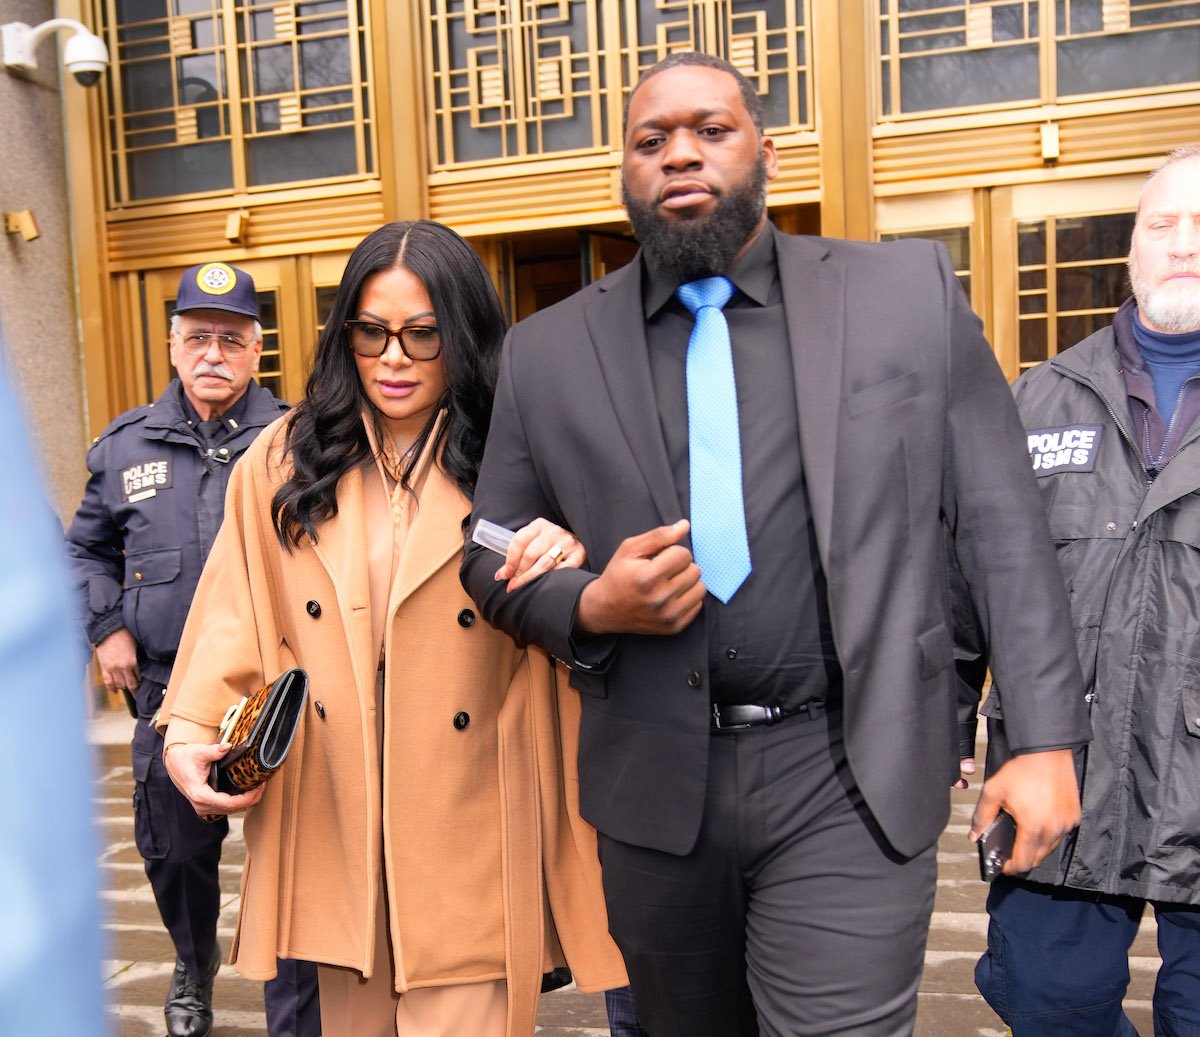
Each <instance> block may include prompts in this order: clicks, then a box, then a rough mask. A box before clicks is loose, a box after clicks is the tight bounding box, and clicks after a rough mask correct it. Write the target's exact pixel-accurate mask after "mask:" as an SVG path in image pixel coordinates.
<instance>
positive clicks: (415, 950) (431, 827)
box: [159, 416, 626, 1035]
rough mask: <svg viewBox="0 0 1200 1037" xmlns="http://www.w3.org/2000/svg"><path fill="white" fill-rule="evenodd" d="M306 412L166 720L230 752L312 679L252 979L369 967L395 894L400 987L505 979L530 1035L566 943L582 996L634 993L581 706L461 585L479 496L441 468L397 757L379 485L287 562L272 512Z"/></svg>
mask: <svg viewBox="0 0 1200 1037" xmlns="http://www.w3.org/2000/svg"><path fill="white" fill-rule="evenodd" d="M287 420H288V419H287V417H286V416H285V417H284V418H282V419H281V420H280V421H278V422H276V423H275V424H273V425H271V426H270V427H268V428H267V429H266V430H264V432H263V434H262V435H261V436H260V437H259V439H258V440H257V441H256V442H255V443H254V445H253V446H251V447H250V449H249V450H248V451H247V452H246V454H245V455H244V456H243V458H242V459H241V460H240V461H239V462H238V464H237V466H236V468H235V470H234V472H233V473H232V477H231V479H230V484H229V490H228V494H227V496H226V507H225V519H224V523H223V525H222V527H221V531H220V534H219V535H218V537H217V540H216V543H215V545H214V547H213V550H212V553H211V555H210V557H209V559H208V563H207V565H206V567H205V570H204V574H203V576H202V577H201V580H200V584H199V587H198V589H197V591H196V596H195V599H194V601H193V604H192V608H191V612H190V614H189V617H188V621H187V625H186V627H185V629H184V633H183V639H182V642H181V644H180V648H179V655H178V658H177V661H176V664H175V668H174V673H173V676H172V679H171V683H170V686H169V688H168V692H167V696H166V699H165V700H164V704H163V709H162V711H161V714H160V721H159V724H160V726H163V725H164V724H167V722H168V721H169V726H168V727H167V737H166V742H167V744H168V745H169V744H171V743H172V742H177V741H187V742H212V741H213V740H214V739H215V737H216V732H217V728H218V726H219V724H220V721H221V718H222V716H223V715H224V713H225V711H226V709H227V707H228V706H230V705H231V704H232V703H235V702H237V701H238V699H239V698H240V697H241V696H242V695H244V694H248V693H250V692H253V691H254V690H256V689H257V688H259V687H261V686H262V685H263V684H265V683H267V682H269V681H271V680H273V679H274V678H275V677H276V676H277V675H278V674H279V673H280V672H281V671H283V670H285V669H287V668H289V667H292V666H301V667H303V668H304V669H305V670H306V671H307V672H308V676H309V682H310V683H309V698H308V702H307V705H306V708H305V713H304V717H303V720H302V722H301V726H300V730H299V732H298V735H297V738H296V742H295V744H294V745H293V747H292V751H291V753H290V755H289V756H288V759H287V761H286V763H285V764H284V766H283V767H282V768H281V769H280V770H279V771H278V772H277V773H276V774H275V775H273V776H272V777H271V779H270V780H269V781H268V782H267V787H266V792H265V794H264V796H263V798H262V800H261V801H260V802H259V803H258V804H257V805H256V806H255V807H252V808H251V809H250V810H249V811H248V812H247V815H246V820H245V827H244V833H245V841H246V850H247V853H246V863H245V867H244V870H243V873H242V898H241V912H240V915H239V919H238V926H237V934H236V937H235V939H234V942H233V947H232V950H231V954H230V960H231V961H232V962H233V963H234V964H236V966H237V968H238V971H240V972H241V973H243V974H244V975H246V976H248V977H250V978H252V979H268V978H270V977H271V976H273V975H274V974H275V958H276V956H280V957H289V958H301V959H307V960H310V961H315V962H320V963H322V964H328V965H340V966H346V967H349V968H353V969H357V970H359V971H360V972H363V973H364V974H366V973H368V972H369V970H370V968H371V961H372V954H373V948H374V945H375V939H376V934H375V931H374V929H375V917H376V906H377V898H378V896H380V895H381V892H382V890H383V888H384V883H386V890H387V897H388V904H389V907H390V917H389V923H390V926H391V938H392V944H393V949H394V952H395V963H396V976H395V983H396V989H397V990H398V991H400V992H401V993H403V992H404V991H405V990H407V989H409V988H410V987H422V986H437V985H444V984H455V983H469V982H476V981H483V980H494V979H506V980H507V983H508V999H509V1004H508V1033H509V1034H511V1035H518V1034H530V1033H532V1032H533V1029H534V1024H535V1018H536V1012H537V1001H538V994H539V990H540V982H541V975H542V973H543V971H545V970H547V969H548V968H550V967H551V966H552V965H553V964H556V963H561V958H560V950H561V953H562V955H564V956H565V958H566V962H567V963H568V964H569V965H570V968H571V971H572V973H573V974H574V976H575V980H576V982H577V984H578V985H579V986H580V988H581V989H584V990H603V989H606V988H609V987H613V986H619V985H621V984H623V983H625V982H626V980H625V972H624V967H623V964H622V962H621V958H620V954H619V952H618V951H617V949H616V946H615V945H614V944H613V943H612V941H611V939H610V938H609V936H608V932H607V916H606V913H605V909H604V902H603V897H602V893H601V887H600V872H599V864H598V861H597V858H596V847H595V833H594V832H593V831H592V829H591V828H590V827H589V826H588V825H587V824H586V823H585V822H583V821H582V820H581V819H580V817H579V812H578V789H577V786H578V780H577V777H576V773H575V755H576V744H577V735H578V724H579V703H578V701H577V697H576V695H575V692H573V691H572V690H570V689H569V688H568V687H567V684H566V680H565V679H563V678H562V676H561V675H556V673H555V669H554V667H553V666H552V665H551V662H550V660H549V658H548V657H547V656H546V655H544V654H542V653H541V652H539V651H537V650H533V649H530V650H525V649H522V648H520V647H518V646H517V644H516V643H515V642H514V641H513V640H512V639H511V638H509V637H508V635H506V634H503V633H500V632H499V631H497V630H495V629H494V628H492V627H490V626H489V625H488V624H487V623H485V622H484V621H483V620H482V619H481V618H479V617H478V616H477V614H476V613H475V611H474V606H473V604H472V602H471V600H470V598H469V597H468V596H467V595H466V592H465V591H464V590H463V588H462V586H461V584H460V582H459V578H458V568H459V562H460V559H461V555H462V550H463V534H462V521H463V519H464V518H465V517H466V516H467V514H468V513H469V511H470V501H469V500H468V499H467V498H466V496H465V495H464V494H463V493H462V492H461V491H460V490H459V489H458V487H457V485H456V484H455V483H454V482H453V481H452V480H451V479H450V478H449V477H447V476H446V475H445V473H443V472H442V470H441V469H440V468H438V467H437V466H432V467H431V469H430V472H429V475H428V477H427V478H426V480H425V483H424V485H423V487H422V490H421V493H420V498H419V502H418V505H417V507H416V509H415V511H414V514H413V518H412V523H411V526H410V528H409V531H408V535H407V537H406V539H405V542H404V545H403V548H402V550H401V554H400V557H399V559H398V563H397V569H396V573H395V579H394V584H393V586H392V590H391V596H390V604H389V606H388V616H387V620H386V623H385V626H384V650H385V655H386V658H387V660H388V665H387V667H386V675H385V677H386V685H385V692H384V696H383V709H384V717H383V724H382V729H383V732H384V744H383V746H382V750H381V749H380V747H379V746H378V745H377V738H378V736H377V733H376V732H377V722H376V720H377V718H376V693H375V684H376V669H377V662H378V660H377V659H376V657H375V655H374V653H373V651H372V648H373V646H372V637H371V615H370V595H369V588H368V574H367V549H366V542H367V537H366V527H365V512H364V501H363V478H364V471H363V470H362V469H356V470H353V471H351V472H349V473H347V474H346V475H345V476H343V478H342V480H341V482H340V484H339V486H338V493H337V505H338V511H337V515H336V516H335V517H334V518H332V519H330V520H328V521H326V522H325V523H324V524H323V525H321V526H320V528H319V532H318V536H317V539H316V542H315V543H314V542H312V541H311V540H309V539H305V540H304V541H303V542H302V543H301V544H300V546H299V547H297V548H296V549H294V550H293V551H292V552H291V553H289V552H286V551H285V550H283V548H281V546H280V545H279V542H278V540H277V539H276V536H275V531H274V528H273V527H272V524H271V517H270V516H271V498H272V496H273V495H274V493H275V491H276V490H277V489H278V487H279V485H280V484H281V483H282V481H283V479H284V477H285V468H284V465H283V463H282V460H281V457H282V441H283V431H284V427H285V423H286V421H287ZM381 759H382V775H381V773H380V760H381Z"/></svg>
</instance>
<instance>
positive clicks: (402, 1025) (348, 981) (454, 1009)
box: [317, 896, 508, 1037]
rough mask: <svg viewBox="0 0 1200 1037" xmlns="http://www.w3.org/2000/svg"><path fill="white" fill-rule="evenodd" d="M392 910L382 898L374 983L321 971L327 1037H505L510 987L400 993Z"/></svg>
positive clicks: (331, 968)
mask: <svg viewBox="0 0 1200 1037" xmlns="http://www.w3.org/2000/svg"><path fill="white" fill-rule="evenodd" d="M395 975H396V966H395V962H394V961H393V959H392V946H391V937H390V936H389V935H388V924H387V905H386V903H385V898H384V897H382V896H381V897H380V898H379V911H378V914H377V916H376V919H375V962H374V967H373V968H372V970H371V978H370V979H363V977H362V973H360V972H358V971H357V970H355V969H347V968H341V967H339V966H336V965H318V966H317V983H318V985H319V988H320V994H321V1033H322V1037H462V1035H463V1034H471V1035H472V1037H505V1028H506V1026H507V1022H508V984H507V983H505V981H504V980H502V979H497V980H492V981H490V982H486V983H459V984H454V985H452V986H444V987H418V988H417V989H416V990H410V991H408V993H406V994H398V993H396V985H395V983H394V981H393V980H394V977H395Z"/></svg>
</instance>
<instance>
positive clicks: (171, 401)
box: [67, 379, 287, 684]
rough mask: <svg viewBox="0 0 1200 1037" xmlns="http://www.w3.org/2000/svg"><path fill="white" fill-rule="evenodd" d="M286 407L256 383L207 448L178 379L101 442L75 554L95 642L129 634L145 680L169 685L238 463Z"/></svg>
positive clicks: (73, 544)
mask: <svg viewBox="0 0 1200 1037" xmlns="http://www.w3.org/2000/svg"><path fill="white" fill-rule="evenodd" d="M286 409H287V404H285V403H283V402H282V401H281V400H278V399H276V398H275V396H273V395H272V394H271V392H270V391H269V390H267V389H264V388H262V387H261V386H259V385H257V384H255V383H253V382H251V384H250V386H249V387H248V388H247V390H246V393H245V395H243V396H242V398H241V399H240V400H238V401H237V403H235V404H234V405H233V407H231V408H230V410H229V411H228V412H226V413H225V414H224V415H223V416H222V418H221V427H220V429H219V430H218V431H217V432H216V434H215V435H214V436H213V437H212V439H211V441H209V442H205V440H204V439H203V438H202V437H201V435H200V433H199V430H198V427H197V426H198V424H199V422H198V419H197V418H196V415H195V413H194V411H193V410H192V409H191V407H190V405H189V404H187V402H186V400H185V397H184V394H183V386H182V385H181V384H180V382H179V379H174V380H173V381H172V382H171V384H170V385H168V386H167V388H166V391H165V392H164V393H163V394H162V396H160V397H159V398H158V400H156V401H155V402H154V403H151V404H148V405H146V406H142V407H135V408H134V409H133V410H129V411H126V412H125V413H124V414H121V415H119V416H118V417H117V418H116V419H115V420H114V421H113V422H112V424H110V425H109V426H108V428H106V429H105V430H104V432H103V433H101V435H100V436H99V438H98V439H97V440H96V441H95V443H93V444H92V447H91V449H90V450H89V451H88V457H87V465H88V471H89V472H90V473H91V476H90V478H89V479H88V484H87V489H86V490H85V491H84V496H83V502H82V503H81V504H80V506H79V510H78V511H77V512H76V514H75V518H74V520H73V521H72V523H71V526H70V529H69V530H68V531H67V550H68V554H69V555H70V557H71V560H72V563H73V566H74V570H75V575H76V577H77V579H78V581H79V584H80V593H81V594H82V597H83V608H84V623H85V625H86V628H87V636H88V640H89V641H90V642H91V643H92V644H93V645H96V644H98V643H99V642H101V641H103V640H104V639H105V638H106V637H108V635H109V634H112V633H113V632H115V631H117V630H119V629H121V627H125V628H127V629H128V630H129V632H130V633H131V634H132V635H133V637H134V640H135V641H137V643H138V665H139V668H140V669H141V672H142V676H143V677H145V678H148V679H150V680H153V681H156V682H158V683H160V684H166V682H167V680H168V678H169V677H170V673H171V664H172V662H173V661H174V659H175V650H176V648H177V647H178V645H179V637H180V634H181V633H182V632H183V622H184V620H185V619H186V618H187V613H188V607H189V606H190V605H191V601H192V595H193V594H194V593H195V590H196V583H197V581H198V580H199V579H200V570H201V569H202V568H203V567H204V560H205V559H206V558H207V557H208V552H209V550H210V548H211V547H212V544H213V540H214V539H215V538H216V535H217V530H218V528H220V525H221V518H222V515H223V513H224V501H225V487H226V485H227V484H228V482H229V472H230V470H231V469H232V467H233V462H234V461H236V460H237V458H238V457H240V456H241V454H242V453H243V452H244V451H245V450H246V448H247V447H248V446H250V444H251V443H252V442H253V441H254V439H255V438H256V437H257V436H258V434H259V432H260V431H261V430H262V429H263V428H264V427H265V426H267V425H268V424H270V423H271V422H272V421H274V420H275V419H276V418H277V417H279V415H280V413H281V412H283V411H285V410H286Z"/></svg>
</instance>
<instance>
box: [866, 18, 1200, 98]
mask: <svg viewBox="0 0 1200 1037" xmlns="http://www.w3.org/2000/svg"><path fill="white" fill-rule="evenodd" d="M879 3H880V15H879V21H878V25H879V32H878V40H879V45H880V50H879V62H880V72H881V75H880V93H879V97H878V105H879V112H880V115H881V117H882V118H885V119H894V118H901V117H904V116H912V115H928V114H930V113H931V112H938V111H948V110H953V109H957V108H968V107H969V108H973V109H978V108H981V107H1001V106H1019V105H1029V104H1051V103H1055V102H1058V101H1065V100H1071V99H1074V98H1081V97H1086V96H1094V95H1097V94H1108V95H1112V94H1117V93H1129V92H1135V91H1144V90H1145V89H1147V88H1166V87H1182V86H1191V85H1195V84H1197V83H1200V4H1197V3H1196V2H1195V0H1054V2H1053V3H1050V2H1041V3H1039V2H1038V0H944V2H943V0H939V2H937V3H930V0H879Z"/></svg>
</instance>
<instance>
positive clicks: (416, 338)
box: [342, 320, 442, 360]
mask: <svg viewBox="0 0 1200 1037" xmlns="http://www.w3.org/2000/svg"><path fill="white" fill-rule="evenodd" d="M342 331H344V332H345V333H346V341H347V342H348V343H350V348H351V349H353V350H354V352H355V353H357V354H358V355H359V356H383V354H384V353H385V352H386V351H387V347H388V343H390V342H391V341H392V339H393V338H397V339H399V340H400V349H401V350H402V351H403V353H404V355H405V356H406V357H408V358H409V359H410V360H436V359H437V358H438V354H439V353H441V351H442V339H441V336H440V335H439V334H438V329H437V327H436V325H431V324H406V325H405V326H404V327H402V328H389V327H387V326H386V325H385V324H376V323H375V322H374V321H372V320H348V321H345V322H344V323H343V324H342Z"/></svg>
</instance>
